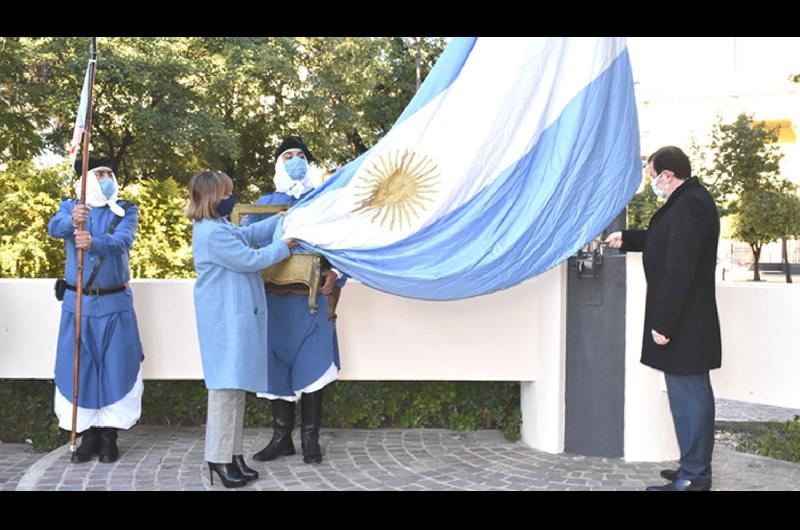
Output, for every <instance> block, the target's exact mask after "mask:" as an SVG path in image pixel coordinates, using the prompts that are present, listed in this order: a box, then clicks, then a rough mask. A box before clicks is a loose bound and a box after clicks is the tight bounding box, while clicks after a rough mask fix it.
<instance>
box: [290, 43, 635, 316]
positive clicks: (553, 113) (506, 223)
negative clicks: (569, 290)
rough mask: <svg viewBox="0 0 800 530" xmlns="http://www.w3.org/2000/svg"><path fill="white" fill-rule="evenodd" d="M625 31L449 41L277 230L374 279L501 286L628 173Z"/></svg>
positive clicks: (426, 291)
mask: <svg viewBox="0 0 800 530" xmlns="http://www.w3.org/2000/svg"><path fill="white" fill-rule="evenodd" d="M641 175H642V173H641V160H640V152H639V130H638V123H637V116H636V104H635V101H634V92H633V79H632V75H631V66H630V61H629V58H628V52H627V48H626V44H625V39H624V38H593V37H580V38H550V37H547V38H544V37H538V38H477V39H476V38H457V39H454V40H453V41H452V42H451V43H450V44H449V45H448V47H447V48H446V49H445V51H444V52H443V53H442V55H441V57H440V58H439V60H438V62H437V63H436V65H435V66H434V68H433V69H432V70H431V73H430V74H429V75H428V77H427V79H426V80H425V82H424V83H423V85H422V86H421V87H420V90H419V92H418V93H417V94H416V96H415V97H414V98H413V99H412V100H411V102H410V103H409V105H408V107H407V108H406V109H405V110H404V112H403V113H402V115H401V116H400V117H399V118H398V120H397V122H396V123H395V124H394V126H393V127H392V129H391V130H390V131H389V132H388V133H387V134H386V136H384V137H383V138H382V139H381V140H380V141H379V142H378V143H377V144H376V145H375V146H373V147H372V148H371V149H370V150H369V151H367V152H366V153H364V154H363V155H362V156H360V157H359V158H357V159H356V160H354V161H353V162H351V163H349V164H347V165H346V166H344V167H343V168H341V169H340V170H339V171H337V172H336V173H335V174H334V175H333V176H331V177H330V178H329V179H328V180H327V181H326V182H325V183H324V184H323V185H322V186H320V187H319V188H318V189H316V190H315V191H314V192H313V193H311V194H310V195H309V196H307V197H306V198H304V200H303V201H301V202H299V203H298V204H297V205H296V206H295V207H294V208H292V209H291V210H290V211H289V212H288V213H287V215H286V217H285V219H284V222H283V235H282V237H291V238H295V239H297V240H299V241H301V245H300V248H301V249H303V250H306V251H311V252H318V253H320V254H323V255H324V256H326V257H327V258H328V260H329V261H330V262H331V263H332V264H333V265H334V266H335V267H336V268H337V269H339V270H341V271H343V272H345V273H347V274H348V275H350V276H351V277H353V278H356V279H357V280H359V281H361V282H363V283H365V284H367V285H369V286H371V287H373V288H375V289H379V290H381V291H386V292H389V293H393V294H397V295H401V296H407V297H412V298H421V299H430V300H452V299H458V298H466V297H470V296H477V295H482V294H486V293H490V292H493V291H497V290H499V289H505V288H508V287H511V286H513V285H515V284H517V283H520V282H521V281H523V280H525V279H527V278H530V277H532V276H535V275H537V274H540V273H542V272H544V271H546V270H548V269H550V268H552V267H554V266H555V265H557V264H559V263H561V262H562V261H564V260H565V259H566V258H567V257H569V256H570V255H571V254H574V253H575V252H576V251H577V250H579V249H580V248H581V247H583V246H584V245H586V244H587V243H588V242H589V241H590V240H591V239H592V238H593V237H595V236H596V235H598V234H599V233H600V232H602V230H603V229H604V228H605V227H607V226H608V225H609V224H610V223H611V221H612V220H613V219H614V218H615V217H616V216H617V215H618V214H619V213H620V211H621V210H622V209H623V208H624V207H625V205H626V204H627V203H628V201H629V200H630V199H631V197H632V196H633V193H634V192H635V191H636V188H637V187H638V185H639V182H640V180H641Z"/></svg>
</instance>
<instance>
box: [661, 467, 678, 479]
mask: <svg viewBox="0 0 800 530" xmlns="http://www.w3.org/2000/svg"><path fill="white" fill-rule="evenodd" d="M659 474H660V475H661V476H662V477H663V478H665V479H667V480H669V481H670V482H675V481H676V480H678V470H677V469H675V470H672V469H662V470H661V473H659Z"/></svg>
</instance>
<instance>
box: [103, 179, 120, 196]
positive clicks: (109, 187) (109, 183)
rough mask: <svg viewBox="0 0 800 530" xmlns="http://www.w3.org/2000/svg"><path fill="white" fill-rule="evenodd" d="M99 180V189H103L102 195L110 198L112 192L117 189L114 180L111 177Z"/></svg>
mask: <svg viewBox="0 0 800 530" xmlns="http://www.w3.org/2000/svg"><path fill="white" fill-rule="evenodd" d="M99 182H100V189H101V190H103V195H105V196H106V199H110V198H111V196H112V195H114V192H115V191H117V187H116V186H115V185H114V181H113V180H111V179H103V180H101V181H99Z"/></svg>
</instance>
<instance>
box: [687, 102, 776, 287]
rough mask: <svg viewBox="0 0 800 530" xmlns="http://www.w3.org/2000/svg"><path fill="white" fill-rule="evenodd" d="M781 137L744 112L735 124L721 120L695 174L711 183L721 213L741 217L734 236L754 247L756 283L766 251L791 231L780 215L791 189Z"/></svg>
mask: <svg viewBox="0 0 800 530" xmlns="http://www.w3.org/2000/svg"><path fill="white" fill-rule="evenodd" d="M778 134H779V130H778V129H777V128H773V129H769V128H767V127H766V125H765V124H764V122H755V121H754V120H753V116H752V115H751V114H747V113H741V114H739V116H738V117H737V118H736V120H735V121H734V122H732V123H723V122H722V119H721V118H720V119H718V121H717V123H716V124H715V125H714V127H713V128H712V132H711V143H710V144H709V146H708V149H707V151H708V153H709V154H710V160H709V161H708V162H706V160H705V158H703V159H702V164H701V165H700V167H699V168H698V170H697V171H696V173H698V174H699V176H701V178H703V179H704V180H705V181H706V183H708V184H709V190H710V191H711V193H712V194H713V195H714V197H715V199H716V200H717V203H718V204H719V205H720V212H721V213H722V215H723V216H724V215H731V214H736V215H737V218H736V219H735V220H734V223H733V236H734V237H735V238H737V239H740V240H741V241H744V242H746V243H748V244H749V245H750V249H751V251H752V252H753V261H754V265H753V279H754V280H755V281H759V280H760V273H759V270H758V260H759V257H760V255H761V248H762V247H763V245H764V244H767V243H770V242H772V241H775V240H777V239H779V238H781V237H783V235H784V234H785V233H786V230H785V227H781V226H780V225H781V224H782V223H781V220H779V219H778V218H777V217H778V216H776V215H775V209H776V208H778V207H779V206H780V205H781V204H783V202H784V199H782V198H781V196H782V194H784V193H785V190H786V184H785V183H783V182H782V181H781V180H780V177H779V173H780V160H781V158H782V157H783V154H782V153H781V152H780V149H779V147H778V145H777V144H776V143H775V142H776V141H777V139H778ZM696 151H699V150H696ZM782 190H783V191H782Z"/></svg>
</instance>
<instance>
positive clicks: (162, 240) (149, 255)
mask: <svg viewBox="0 0 800 530" xmlns="http://www.w3.org/2000/svg"><path fill="white" fill-rule="evenodd" d="M187 195H188V194H187V191H186V189H185V187H180V186H179V185H178V183H177V182H175V180H173V179H171V178H169V179H167V180H164V181H158V180H139V181H138V182H136V183H134V184H132V185H130V186H128V187H127V188H126V189H124V190H123V193H122V198H124V199H128V200H130V201H133V202H134V203H136V205H137V206H138V207H139V226H138V227H137V229H136V239H135V241H134V245H133V248H131V253H130V256H131V261H130V267H131V276H132V277H134V278H188V277H192V276H194V274H195V272H194V264H193V263H192V224H191V221H190V220H189V219H188V218H187V217H186V216H185V215H184V211H185V209H186V205H187V204H188V202H189V199H188V196H187Z"/></svg>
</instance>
